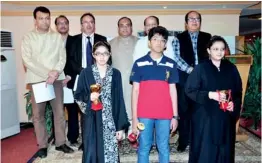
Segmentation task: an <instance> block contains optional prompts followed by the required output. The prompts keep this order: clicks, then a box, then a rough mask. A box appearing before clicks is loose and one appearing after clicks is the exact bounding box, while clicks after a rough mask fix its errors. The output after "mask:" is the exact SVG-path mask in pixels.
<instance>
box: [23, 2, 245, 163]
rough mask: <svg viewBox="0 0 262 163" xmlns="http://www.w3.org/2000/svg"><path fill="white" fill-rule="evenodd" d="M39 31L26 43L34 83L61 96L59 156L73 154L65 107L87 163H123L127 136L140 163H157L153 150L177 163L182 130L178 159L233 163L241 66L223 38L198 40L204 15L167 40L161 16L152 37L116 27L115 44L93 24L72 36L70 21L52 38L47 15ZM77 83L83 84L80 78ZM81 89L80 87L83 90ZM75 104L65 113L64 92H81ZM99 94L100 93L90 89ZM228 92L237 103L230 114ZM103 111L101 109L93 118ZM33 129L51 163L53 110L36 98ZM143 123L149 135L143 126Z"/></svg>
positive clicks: (39, 19)
mask: <svg viewBox="0 0 262 163" xmlns="http://www.w3.org/2000/svg"><path fill="white" fill-rule="evenodd" d="M33 15H34V20H35V29H33V30H32V31H30V32H29V33H28V34H26V35H25V36H24V38H23V40H22V59H23V63H24V65H25V67H26V83H27V84H28V85H29V86H30V88H31V91H32V94H33V93H34V91H33V90H32V85H33V84H36V83H39V82H46V83H47V84H51V85H53V86H54V90H55V95H56V98H55V99H53V100H51V101H50V104H51V106H52V109H53V114H54V130H55V146H56V148H55V149H56V150H58V151H62V152H64V153H73V152H74V150H73V149H72V148H71V147H69V146H68V145H66V136H65V135H66V133H65V117H64V107H66V109H67V111H68V133H67V139H68V141H69V142H70V146H80V149H82V150H83V157H82V160H83V161H82V162H83V163H104V162H107V163H109V162H114V163H115V162H120V159H121V158H120V157H119V151H118V141H121V140H122V139H123V138H124V137H126V133H128V134H131V133H133V134H136V135H137V137H138V142H139V145H138V151H137V156H138V158H137V162H138V163H149V154H150V150H151V147H152V146H153V145H154V144H155V145H156V147H157V149H158V153H159V162H160V163H169V160H170V151H169V139H170V133H174V132H175V131H176V130H177V128H178V133H179V139H178V147H177V151H178V152H183V151H185V149H186V148H187V146H188V145H189V162H190V163H233V162H234V150H235V149H234V148H235V145H234V143H235V125H236V121H237V119H238V117H239V114H240V107H241V97H242V84H241V78H240V75H239V73H238V70H237V68H236V66H235V65H234V64H232V63H231V62H229V61H228V60H226V59H224V55H225V51H226V50H227V49H228V45H227V43H226V41H225V40H224V39H223V38H222V37H220V36H213V37H212V36H211V34H209V33H206V32H202V31H200V27H201V22H202V18H201V14H200V13H198V12H197V11H190V12H188V13H187V14H186V15H185V24H186V30H185V31H184V32H182V33H180V34H178V35H177V37H173V38H172V39H171V38H169V36H168V35H169V34H168V30H167V29H166V28H165V27H162V26H160V21H159V19H158V17H156V16H148V17H147V18H146V19H145V20H144V30H145V34H146V36H145V37H142V38H140V39H138V38H137V37H135V36H133V35H132V21H131V19H130V18H128V17H122V18H120V19H119V20H118V22H117V26H118V34H119V36H117V37H115V38H114V39H112V40H110V41H109V42H107V39H106V37H105V36H102V35H99V34H97V33H95V17H94V15H93V14H91V13H85V14H83V15H82V16H81V18H80V25H81V32H82V33H80V34H78V35H75V36H70V35H69V20H68V19H67V17H66V16H64V15H60V16H58V17H57V18H56V19H55V25H56V30H57V32H55V31H53V30H52V29H51V28H50V22H51V21H50V16H51V13H50V11H49V9H47V8H46V7H43V6H40V7H37V8H36V9H35V10H34V12H33ZM78 75H79V77H77V76H78ZM76 79H78V80H76ZM76 84H77V88H76V90H75V92H74V98H75V102H74V103H72V104H65V105H64V104H63V87H68V88H70V89H73V87H74V86H75V85H76ZM95 84H96V85H99V86H101V90H100V91H95V92H94V91H93V90H92V89H91V86H93V85H95ZM224 90H230V92H231V94H230V95H231V97H232V100H231V101H230V102H228V105H227V106H226V108H224V109H221V107H220V103H224V102H226V101H227V99H228V96H227V94H226V92H225V91H224ZM97 101H100V102H101V103H102V108H100V109H94V108H93V106H94V104H95V103H96V102H97ZM32 105H33V123H34V128H35V133H36V138H37V143H38V146H39V151H38V152H37V154H38V156H39V157H41V158H44V157H46V156H47V147H48V142H47V139H48V136H47V131H46V127H45V119H44V112H45V105H46V102H43V103H36V102H35V99H34V94H33V95H32ZM79 110H81V134H82V144H79V142H78V138H79V125H78V113H79ZM139 123H143V125H144V130H139V129H138V128H137V125H138V124H139Z"/></svg>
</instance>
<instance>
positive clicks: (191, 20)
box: [187, 18, 200, 22]
mask: <svg viewBox="0 0 262 163" xmlns="http://www.w3.org/2000/svg"><path fill="white" fill-rule="evenodd" d="M187 20H188V21H190V22H200V18H188V19H187Z"/></svg>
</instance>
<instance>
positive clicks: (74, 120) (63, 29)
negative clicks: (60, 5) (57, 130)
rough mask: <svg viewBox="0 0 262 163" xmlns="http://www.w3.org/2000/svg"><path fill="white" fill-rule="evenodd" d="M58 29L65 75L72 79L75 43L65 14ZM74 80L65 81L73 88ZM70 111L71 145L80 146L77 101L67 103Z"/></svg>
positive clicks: (58, 21)
mask: <svg viewBox="0 0 262 163" xmlns="http://www.w3.org/2000/svg"><path fill="white" fill-rule="evenodd" d="M55 25H56V30H57V32H59V33H60V34H61V36H62V39H63V41H64V46H65V48H66V55H67V61H66V65H65V69H64V72H65V75H67V77H68V78H69V79H70V78H71V76H72V68H71V67H70V65H69V64H68V63H69V62H70V61H69V58H70V57H69V52H70V48H71V46H72V44H73V41H74V39H73V36H71V35H69V20H68V19H67V17H66V16H65V15H60V16H58V17H57V18H56V19H55ZM73 84H74V83H73V81H72V80H70V81H69V82H68V83H64V86H67V87H68V88H69V89H73V87H74V85H73ZM65 107H66V109H67V113H68V132H67V139H68V141H69V142H70V145H71V146H79V144H78V141H77V139H78V137H79V123H78V111H79V107H78V105H77V104H76V103H72V104H65Z"/></svg>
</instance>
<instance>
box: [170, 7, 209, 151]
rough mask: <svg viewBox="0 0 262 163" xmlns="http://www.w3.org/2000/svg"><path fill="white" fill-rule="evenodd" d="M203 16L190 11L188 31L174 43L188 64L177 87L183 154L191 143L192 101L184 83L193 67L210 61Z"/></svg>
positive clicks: (207, 36) (180, 143)
mask: <svg viewBox="0 0 262 163" xmlns="http://www.w3.org/2000/svg"><path fill="white" fill-rule="evenodd" d="M201 21H202V19H201V14H200V13H198V12H196V11H190V12H188V13H187V14H186V16H185V23H186V30H185V31H184V32H182V33H180V34H178V36H177V38H178V40H175V41H174V42H173V48H174V51H175V52H176V53H177V55H180V57H181V58H182V59H183V60H184V61H185V62H186V64H185V67H184V68H185V69H184V71H183V70H182V71H181V70H179V84H178V85H177V92H178V93H177V94H178V114H179V116H180V120H179V125H178V131H179V139H178V148H177V150H178V151H180V152H183V151H184V150H185V149H186V147H187V145H188V142H189V132H190V118H191V116H190V115H191V111H192V110H191V109H190V100H189V99H188V98H187V96H186V95H185V91H184V89H185V88H184V83H185V82H186V80H187V77H188V75H189V73H190V72H191V71H192V70H193V67H194V66H196V65H197V64H199V63H200V62H202V61H204V60H206V59H208V54H207V50H206V49H207V48H206V45H207V43H208V42H209V40H210V38H211V35H210V34H209V33H205V32H201V31H200V26H201Z"/></svg>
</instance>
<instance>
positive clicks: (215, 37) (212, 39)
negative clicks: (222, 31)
mask: <svg viewBox="0 0 262 163" xmlns="http://www.w3.org/2000/svg"><path fill="white" fill-rule="evenodd" d="M215 42H223V43H224V45H225V49H229V46H228V44H227V42H226V40H225V39H224V38H223V37H221V36H217V35H214V36H213V37H211V39H210V40H209V42H208V44H207V48H208V49H210V48H211V46H212V45H213V44H214V43H215Z"/></svg>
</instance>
